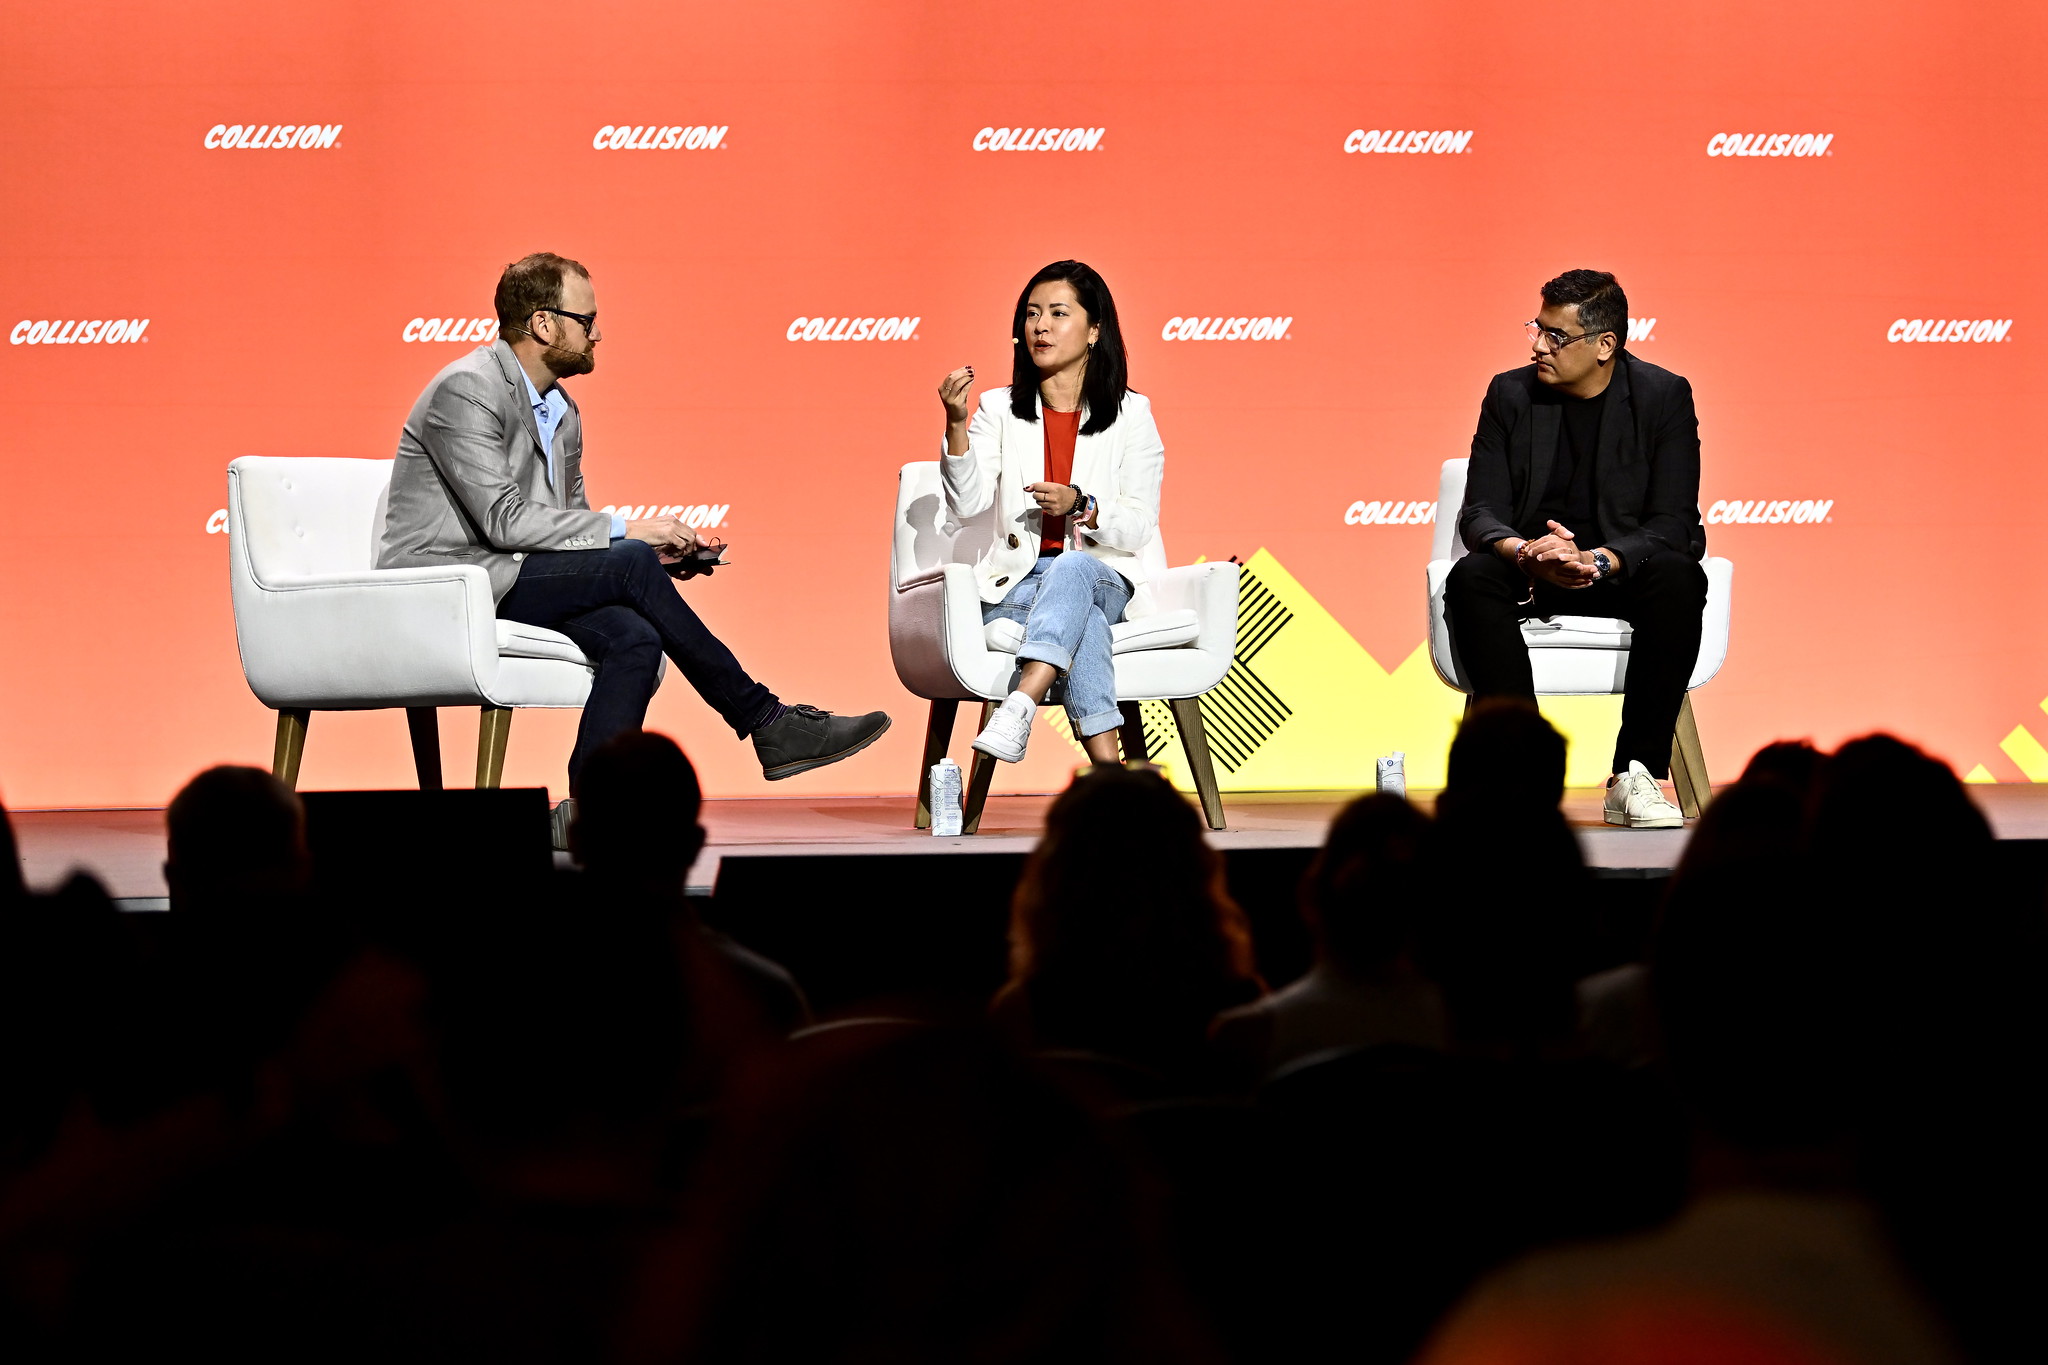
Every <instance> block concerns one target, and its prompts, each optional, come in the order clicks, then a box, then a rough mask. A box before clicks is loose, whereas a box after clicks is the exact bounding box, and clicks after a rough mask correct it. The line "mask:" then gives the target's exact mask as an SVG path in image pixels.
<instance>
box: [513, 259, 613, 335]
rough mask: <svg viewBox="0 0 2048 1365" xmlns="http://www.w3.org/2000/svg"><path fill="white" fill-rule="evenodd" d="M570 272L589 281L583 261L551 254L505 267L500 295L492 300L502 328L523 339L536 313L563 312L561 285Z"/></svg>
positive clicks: (518, 261)
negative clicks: (528, 324) (557, 310)
mask: <svg viewBox="0 0 2048 1365" xmlns="http://www.w3.org/2000/svg"><path fill="white" fill-rule="evenodd" d="M571 270H573V271H575V272H576V273H577V274H579V275H581V276H582V277H583V278H584V279H586V280H587V279H589V278H590V272H589V271H588V270H585V269H584V268H583V263H582V262H581V261H572V260H570V259H569V258H568V257H567V256H557V255H556V254H555V253H554V252H552V251H536V252H534V253H533V254H532V255H531V256H522V257H520V258H519V259H518V260H516V261H514V262H512V264H510V265H508V266H506V267H505V273H504V274H502V275H500V276H498V293H497V297H496V298H494V299H493V300H492V304H493V305H494V306H495V307H496V308H497V310H498V326H499V328H500V329H501V330H503V331H507V332H513V331H516V332H518V333H519V334H520V335H522V336H523V335H525V333H526V323H527V320H528V319H529V318H531V317H532V316H533V315H534V314H535V313H538V312H539V311H540V310H541V309H543V308H560V307H561V306H562V282H563V280H565V279H566V278H567V272H568V271H571Z"/></svg>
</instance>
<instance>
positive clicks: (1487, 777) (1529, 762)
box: [1436, 697, 1565, 815]
mask: <svg viewBox="0 0 2048 1365" xmlns="http://www.w3.org/2000/svg"><path fill="white" fill-rule="evenodd" d="M1564 766H1565V739H1564V736H1563V735H1561V734H1559V733H1558V731H1557V728H1556V727H1555V726H1553V725H1552V724H1551V723H1550V722H1549V721H1547V720H1545V719H1544V718H1543V713H1542V712H1541V711H1539V710H1537V709H1536V707H1535V706H1533V705H1532V704H1530V703H1529V702H1527V701H1524V700H1521V699H1519V698H1515V697H1489V698H1488V699H1486V700H1485V701H1482V702H1478V703H1477V704H1475V705H1474V706H1473V707H1472V709H1471V710H1469V711H1467V712H1466V713H1465V718H1464V719H1463V720H1462V721H1460V722H1459V723H1458V733H1457V734H1456V735H1454V736H1453V737H1452V739H1451V753H1450V760H1449V762H1448V764H1447V765H1446V769H1445V773H1444V789H1443V791H1442V792H1440V793H1439V794H1438V795H1437V799H1436V808H1437V813H1438V814H1439V815H1443V814H1447V813H1450V812H1451V811H1453V810H1455V809H1457V808H1459V807H1461V806H1475V807H1481V808H1485V807H1493V808H1497V809H1498V810H1500V811H1502V812H1508V811H1512V812H1515V813H1520V812H1522V811H1525V810H1556V809H1557V807H1558V804H1559V803H1560V802H1562V801H1563V800H1564Z"/></svg>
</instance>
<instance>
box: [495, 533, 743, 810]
mask: <svg viewBox="0 0 2048 1365" xmlns="http://www.w3.org/2000/svg"><path fill="white" fill-rule="evenodd" d="M498 615H499V616H501V617H503V618H504V619H505V620H507V621H521V622H524V623H525V624H527V625H529V626H545V627H547V628H548V629H549V630H559V631H561V632H562V634H564V635H566V636H568V637H569V638H570V639H572V640H574V641H575V642H576V647H577V648H578V649H580V650H582V651H583V652H584V653H585V654H587V655H589V656H590V660H591V662H592V663H594V664H596V665H597V677H596V678H595V679H594V680H593V681H592V682H591V684H590V700H589V701H587V702H585V703H584V704H583V723H582V724H581V725H580V726H579V727H578V728H577V731H576V751H575V752H574V753H573V754H571V755H570V756H569V789H570V790H571V791H574V790H575V788H576V778H577V776H578V774H580V773H581V772H582V771H583V762H584V760H585V759H587V758H589V757H590V755H591V753H592V752H593V751H595V750H596V749H597V748H598V747H599V746H600V745H602V744H603V743H604V742H605V741H606V740H608V739H610V738H611V737H612V736H613V735H616V734H619V733H621V732H623V731H626V730H637V729H639V728H640V726H641V725H642V723H644V722H645V721H646V719H647V703H648V702H649V701H651V700H653V698H654V686H655V682H656V676H657V674H658V672H659V670H660V666H661V656H662V655H664V654H666V655H668V657H669V658H670V659H671V660H672V661H673V662H674V663H675V666H676V667H677V668H678V669H679V670H681V672H682V675H683V676H684V677H685V678H688V679H689V680H690V686H692V687H694V688H696V689H697V694H698V695H699V696H701V697H703V698H704V700H705V701H707V702H709V703H710V704H711V708H712V709H713V710H715V711H717V712H718V714H719V715H720V716H722V717H724V719H725V723H726V724H727V725H730V726H731V727H732V728H733V733H734V734H736V735H738V736H739V737H740V738H742V739H745V738H746V737H747V736H748V735H751V734H752V733H754V731H755V730H757V729H759V728H760V726H761V725H762V724H763V723H764V722H765V721H766V720H767V718H768V717H769V716H770V715H772V714H774V711H775V707H776V705H777V702H776V699H775V694H774V693H773V692H770V691H769V690H768V689H767V688H765V687H763V686H762V685H761V684H760V683H757V682H755V681H754V680H753V679H752V678H750V677H748V676H747V671H746V670H745V669H743V668H741V667H740V661H739V660H738V659H735V658H734V657H733V655H732V651H731V650H729V649H727V648H726V647H725V646H724V645H723V644H720V643H719V640H718V637H717V636H715V635H713V634H712V633H711V632H710V631H708V630H706V629H705V628H704V623H703V622H702V621H700V620H698V619H697V613H696V612H694V611H692V610H690V606H689V604H688V603H687V602H685V601H683V599H682V598H681V597H680V596H679V595H678V594H677V592H676V584H675V580H674V579H672V578H670V577H669V576H668V574H666V573H665V572H663V571H662V567H661V560H660V558H659V557H658V556H657V555H656V554H655V551H654V547H653V546H652V545H649V544H647V543H646V542H645V541H639V540H615V541H613V542H612V543H611V545H610V547H609V548H607V549H603V550H550V551H542V552H538V553H534V554H529V555H527V556H526V559H525V560H524V561H523V562H522V563H521V564H520V566H519V581H518V582H517V583H514V584H513V585H512V591H510V592H508V593H506V594H505V598H504V600H503V601H501V602H499V603H498Z"/></svg>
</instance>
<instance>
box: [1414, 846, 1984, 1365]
mask: <svg viewBox="0 0 2048 1365" xmlns="http://www.w3.org/2000/svg"><path fill="white" fill-rule="evenodd" d="M1822 889H1823V888H1822V887H1820V886H1818V885H1816V884H1815V883H1814V882H1813V881H1812V880H1811V878H1810V877H1809V876H1808V875H1807V872H1806V870H1805V868H1804V866H1803V864H1802V863H1801V862H1800V861H1799V860H1798V859H1797V858H1796V857H1787V856H1783V855H1767V856H1764V857H1760V858H1755V859H1751V860H1747V861H1729V862H1724V863H1721V864H1719V865H1717V866H1715V867H1712V868H1708V869H1704V870H1701V871H1699V872H1697V873H1696V874H1694V875H1691V876H1689V877H1688V878H1687V879H1686V880H1685V881H1684V882H1683V883H1682V884H1679V885H1675V886H1674V887H1673V888H1672V896H1671V899H1670V903H1669V905H1668V906H1667V908H1666V914H1665V918H1664V922H1663V924H1662V926H1661V928H1660V932H1659V936H1658V943H1657V946H1656V968H1655V971H1656V992H1655V993H1656V998H1657V1002H1658V1007H1659V1011H1660V1014H1661V1015H1662V1019H1663V1026H1664V1032H1665V1035H1666V1039H1667V1043H1668V1049H1669V1056H1670V1065H1671V1069H1672V1073H1673V1075H1674V1077H1675V1078H1676V1081H1677V1083H1678V1085H1679V1087H1680V1089H1681V1092H1682V1094H1683V1097H1684V1100H1685V1102H1686V1104H1687V1107H1688V1110H1689V1111H1690V1113H1691V1115H1692V1117H1693V1121H1694V1127H1695V1130H1696V1133H1697V1138H1696V1145H1695V1156H1694V1162H1693V1165H1694V1183H1695V1191H1696V1192H1695V1194H1694V1196H1693V1198H1692V1200H1691V1202H1690V1204H1689V1205H1688V1207H1687V1208H1686V1209H1685V1211H1684V1212H1683V1213H1682V1214H1681V1215H1680V1216H1679V1217H1678V1218H1677V1219H1676V1220H1675V1221H1673V1222H1672V1223H1670V1224H1669V1225H1668V1226H1666V1227H1663V1228H1660V1229H1658V1230H1656V1231H1653V1232H1647V1233H1642V1234H1638V1235H1635V1236H1631V1237H1627V1238H1622V1239H1617V1240H1613V1241H1608V1242H1602V1243H1594V1244H1590V1245H1587V1246H1584V1247H1577V1248H1565V1249H1555V1250H1548V1251H1542V1252H1538V1253H1537V1254H1535V1255H1534V1256H1532V1257H1530V1258H1529V1259H1527V1260H1526V1261H1524V1262H1522V1263H1520V1264H1518V1265H1516V1266H1515V1267H1513V1268H1511V1269H1509V1270H1506V1271H1504V1272H1502V1273H1500V1274H1498V1275H1496V1276H1494V1277H1493V1278H1491V1279H1490V1280H1489V1281H1487V1282H1486V1283H1485V1284H1484V1285H1483V1286H1482V1287H1481V1288H1480V1289H1479V1290H1478V1291H1477V1292H1476V1293H1475V1294H1474V1295H1473V1297H1472V1298H1471V1300H1470V1301H1469V1302H1467V1303H1466V1304H1464V1305H1463V1306H1462V1307H1461V1308H1460V1309H1459V1310H1458V1311H1457V1313H1456V1314H1455V1315H1453V1317H1452V1318H1451V1320H1450V1321H1449V1322H1448V1324H1447V1325H1446V1327H1445V1328H1444V1329H1443V1330H1442V1332H1441V1333H1440V1334H1439V1336H1438V1338H1437V1340H1436V1341H1435V1343H1434V1345H1433V1347H1432V1349H1431V1350H1430V1351H1429V1352H1428V1353H1427V1354H1426V1355H1425V1357H1424V1359H1425V1360H1426V1361H1428V1362H1431V1365H1447V1363H1449V1362H1458V1363H1460V1365H1462V1363H1463V1362H1478V1361H1531V1362H1534V1361H1538V1360H1543V1361H1549V1360H1581V1359H1611V1358H1614V1357H1613V1356H1612V1355H1611V1354H1609V1352H1610V1351H1611V1349H1612V1343H1614V1342H1615V1341H1617V1340H1619V1339H1627V1338H1629V1337H1630V1336H1633V1337H1634V1338H1635V1339H1636V1340H1637V1342H1638V1350H1639V1351H1640V1354H1638V1355H1635V1356H1634V1357H1633V1358H1635V1359H1653V1360H1654V1359H1680V1358H1699V1359H1707V1358H1716V1357H1715V1356H1713V1354H1712V1351H1713V1350H1714V1349H1716V1347H1715V1345H1714V1344H1716V1343H1718V1349H1719V1350H1723V1351H1726V1352H1728V1354H1727V1355H1725V1356H1722V1357H1719V1358H1727V1359H1764V1360H1788V1361H1789V1360H1812V1361H1836V1362H1844V1363H1845V1365H1846V1363H1847V1362H1858V1363H1860V1365H1894V1363H1896V1365H1908V1363H1909V1362H1910V1363H1914V1365H1942V1363H1945V1362H1948V1361H1952V1360H1957V1359H1959V1358H1960V1357H1959V1356H1958V1355H1957V1354H1956V1352H1955V1350H1954V1348H1953V1347H1952V1345H1951V1344H1950V1342H1949V1340H1948V1338H1947V1335H1946V1333H1945V1332H1944V1331H1943V1329H1942V1327H1941V1325H1940V1323H1939V1321H1938V1319H1937V1318H1936V1317H1935V1315H1934V1314H1933V1312H1932V1311H1930V1309H1929V1307H1928V1306H1927V1304H1926V1302H1925V1300H1924V1299H1923V1298H1922V1297H1921V1296H1920V1294H1919V1293H1918V1292H1917V1291H1916V1290H1915V1288H1914V1286H1913V1285H1912V1283H1911V1282H1910V1280H1909V1279H1908V1277H1907V1276H1906V1274H1905V1273H1904V1271H1903V1270H1902V1268H1901V1266H1900V1265H1899V1263H1898V1262H1897V1260H1896V1258H1895V1257H1894V1255H1893V1254H1892V1251H1891V1249H1890V1246H1889V1244H1888V1241H1887V1238H1886V1236H1885V1233H1884V1229H1883V1226H1882V1224H1881V1222H1880V1220H1879V1218H1878V1216H1877V1213H1876V1211H1875V1210H1874V1209H1873V1208H1872V1207H1871V1206H1870V1205H1869V1204H1868V1203H1867V1202H1865V1201H1864V1200H1862V1199H1861V1198H1859V1197H1858V1194H1857V1192H1856V1189H1855V1185H1854V1170H1855V1162H1854V1153H1855V1143H1854V1137H1855V1129H1856V1097H1855V1093H1854V1092H1855V1085H1856V1079H1855V1078H1856V1075H1857V1072H1858V1067H1857V1065H1856V1060H1855V1055H1854V1054H1855V1052H1856V1050H1857V1049H1858V1048H1859V1046H1861V1045H1862V1044H1863V1042H1864V1041H1865V1040H1864V1039H1863V1038H1862V1037H1861V1034H1860V1029H1859V1021H1858V1020H1857V1019H1856V1018H1855V1014H1854V1005H1853V999H1854V991H1853V989H1851V988H1850V983H1849V981H1848V979H1847V978H1848V977H1849V976H1850V975H1851V974H1852V973H1853V968H1851V967H1850V966H1849V965H1848V964H1846V963H1845V962H1844V960H1843V957H1842V954H1841V948H1842V946H1843V945H1842V943H1841V941H1840V934H1841V926H1840V925H1839V924H1838V922H1836V921H1835V920H1834V919H1833V917H1832V915H1831V913H1830V911H1829V910H1828V908H1827V904H1826V897H1825V896H1824V895H1823V894H1821V893H1822ZM1681 1347H1686V1348H1689V1350H1690V1351H1691V1352H1692V1353H1694V1354H1674V1352H1678V1351H1679V1350H1680V1348H1681ZM1700 1352H1707V1354H1698V1353H1700Z"/></svg>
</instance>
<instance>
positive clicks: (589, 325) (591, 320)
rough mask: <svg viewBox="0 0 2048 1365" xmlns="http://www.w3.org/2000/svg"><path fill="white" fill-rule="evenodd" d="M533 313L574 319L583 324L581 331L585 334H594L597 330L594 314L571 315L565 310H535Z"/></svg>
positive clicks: (595, 315)
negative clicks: (551, 314)
mask: <svg viewBox="0 0 2048 1365" xmlns="http://www.w3.org/2000/svg"><path fill="white" fill-rule="evenodd" d="M534 311H535V312H537V313H553V314H554V315H555V316H556V317H559V318H574V319H576V321H578V322H580V323H582V324H583V330H584V331H586V332H595V331H596V330H597V314H595V313H572V312H570V311H568V310H567V309H566V308H536V309H535V310H534Z"/></svg>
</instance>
